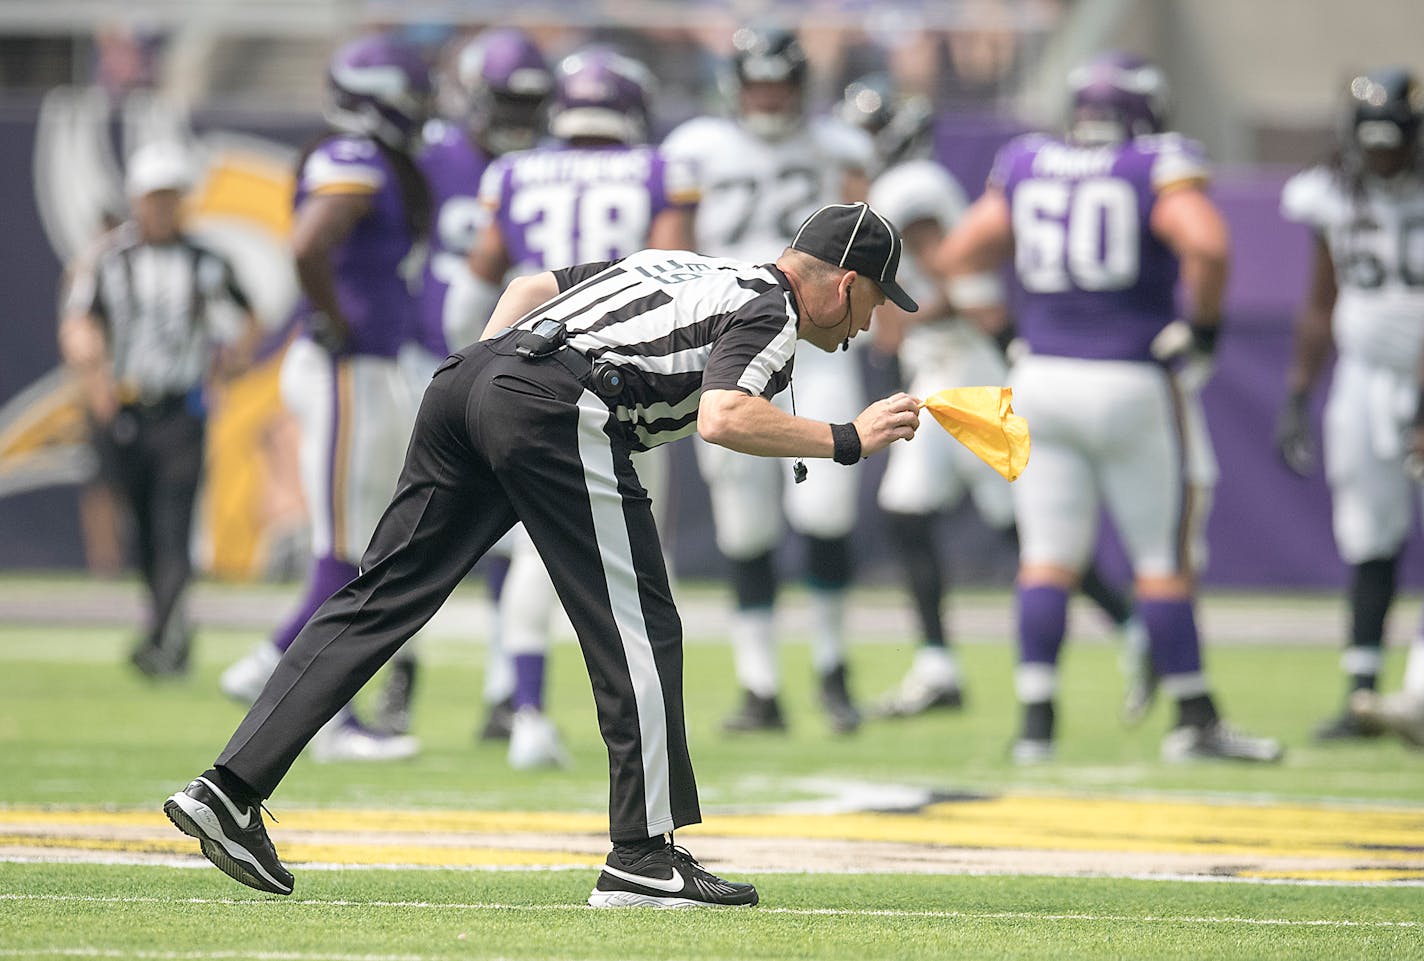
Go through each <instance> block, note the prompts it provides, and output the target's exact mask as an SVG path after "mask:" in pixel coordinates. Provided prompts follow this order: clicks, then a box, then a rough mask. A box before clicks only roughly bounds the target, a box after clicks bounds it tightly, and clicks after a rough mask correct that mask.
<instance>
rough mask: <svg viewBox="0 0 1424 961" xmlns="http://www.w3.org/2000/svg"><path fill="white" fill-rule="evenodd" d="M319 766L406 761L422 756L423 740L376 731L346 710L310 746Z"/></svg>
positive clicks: (331, 721) (328, 723) (406, 735)
mask: <svg viewBox="0 0 1424 961" xmlns="http://www.w3.org/2000/svg"><path fill="white" fill-rule="evenodd" d="M310 751H311V758H312V760H313V761H315V762H317V763H318V764H329V763H331V762H334V761H404V760H406V759H408V758H412V757H415V756H416V755H417V754H419V753H420V739H419V738H415V737H411V736H410V735H409V734H383V733H381V732H380V731H373V730H371V729H370V728H368V727H366V726H365V725H364V724H362V723H361V722H360V721H358V720H357V719H356V715H354V714H352V713H351V711H350V710H349V709H348V710H345V711H342V712H341V713H340V714H338V715H336V717H334V718H333V719H332V720H330V721H328V722H327V724H326V726H325V727H323V728H322V729H321V730H320V731H318V732H317V735H316V737H314V738H312V742H311V747H310Z"/></svg>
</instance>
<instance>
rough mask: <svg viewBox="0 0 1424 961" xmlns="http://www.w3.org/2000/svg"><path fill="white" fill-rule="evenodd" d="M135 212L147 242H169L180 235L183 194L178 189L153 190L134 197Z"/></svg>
mask: <svg viewBox="0 0 1424 961" xmlns="http://www.w3.org/2000/svg"><path fill="white" fill-rule="evenodd" d="M133 212H134V220H135V221H137V223H138V229H139V233H141V234H142V235H143V239H144V241H145V242H146V243H150V244H161V243H167V242H168V241H170V240H172V239H173V238H174V237H176V236H178V227H179V225H180V223H181V218H182V213H183V195H182V194H181V193H179V192H178V191H176V190H151V191H149V192H148V193H146V194H143V195H142V196H140V197H135V198H134V200H133Z"/></svg>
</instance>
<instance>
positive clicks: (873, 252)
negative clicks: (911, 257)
mask: <svg viewBox="0 0 1424 961" xmlns="http://www.w3.org/2000/svg"><path fill="white" fill-rule="evenodd" d="M904 246H905V242H904V241H903V240H901V239H900V231H898V230H896V229H895V225H894V224H892V223H891V222H890V221H888V220H886V219H885V218H884V217H882V216H880V214H879V213H877V212H876V210H875V208H873V207H871V206H870V204H867V203H855V204H826V206H824V207H822V208H821V209H820V210H818V211H816V212H815V213H814V214H812V215H811V216H810V217H807V218H806V222H805V223H804V224H802V225H801V229H800V230H798V231H796V237H795V238H794V239H793V240H792V241H791V248H792V249H793V250H800V251H804V252H805V253H808V254H810V255H811V256H812V257H815V258H816V259H817V260H824V261H826V263H830V264H835V265H836V266H837V267H844V268H845V269H846V270H853V271H855V272H856V273H858V274H860V275H861V276H863V277H869V278H870V279H871V280H873V281H875V282H876V283H877V284H879V285H880V289H881V290H882V291H884V292H885V296H886V297H888V298H889V299H890V301H891V302H892V303H894V304H895V306H896V307H899V308H900V309H901V310H907V311H910V312H911V313H913V312H914V311H917V310H919V309H920V305H919V304H917V303H915V301H914V299H913V298H912V297H910V295H909V294H907V293H905V289H904V288H903V287H901V286H900V285H899V284H898V283H896V281H895V272H896V271H897V270H899V269H900V251H901V250H902V249H903V248H904Z"/></svg>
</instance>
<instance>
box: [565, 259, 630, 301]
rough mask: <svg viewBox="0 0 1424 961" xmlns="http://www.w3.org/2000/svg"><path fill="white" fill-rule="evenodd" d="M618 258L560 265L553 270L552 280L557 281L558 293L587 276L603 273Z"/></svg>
mask: <svg viewBox="0 0 1424 961" xmlns="http://www.w3.org/2000/svg"><path fill="white" fill-rule="evenodd" d="M620 262H621V261H620V260H599V261H595V262H594V263H591V264H574V265H573V266H572V267H560V268H559V269H558V270H556V271H554V280H556V281H558V284H559V293H561V294H562V293H563V292H564V291H566V290H568V289H569V288H570V287H575V286H577V285H579V284H581V283H583V282H584V281H585V280H588V278H590V277H593V276H596V275H598V274H601V273H603V272H604V271H605V270H607V269H608V268H609V267H612V266H613V265H615V264H618V263H620Z"/></svg>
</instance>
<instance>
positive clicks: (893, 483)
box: [872, 380, 1013, 717]
mask: <svg viewBox="0 0 1424 961" xmlns="http://www.w3.org/2000/svg"><path fill="white" fill-rule="evenodd" d="M927 386H930V385H928V384H922V383H921V382H920V381H919V380H916V381H915V382H913V383H912V384H911V387H910V389H911V392H912V393H913V392H915V391H922V390H924V389H925V387H927ZM916 396H920V395H919V394H918V393H916ZM928 417H929V415H927V414H923V413H922V414H921V420H922V421H924V420H925V419H926V418H928ZM921 426H924V427H925V428H926V430H925V432H923V433H919V434H917V435H916V437H915V441H916V442H915V443H913V444H894V445H892V446H891V448H890V454H889V459H888V460H887V462H886V466H885V476H884V477H883V478H882V479H881V482H880V489H879V491H878V492H877V494H876V500H877V502H878V503H879V506H880V509H881V510H882V511H883V512H884V518H885V529H886V532H887V533H888V534H889V536H890V541H891V543H892V544H893V546H894V549H895V557H896V561H897V562H898V563H899V566H900V571H901V575H902V577H903V578H904V582H905V586H906V588H907V590H908V591H909V594H910V599H911V602H912V604H913V607H914V610H915V618H916V622H917V623H918V625H919V629H920V638H919V641H920V643H919V648H918V650H917V651H916V653H915V659H914V662H913V663H912V664H911V666H910V669H909V671H908V672H906V674H905V676H904V678H903V679H902V680H901V681H900V683H899V684H898V685H896V686H895V688H894V689H892V690H890V691H888V692H886V693H885V694H884V695H883V696H882V697H881V698H880V699H879V700H878V701H877V702H876V704H875V705H874V707H873V708H872V713H873V714H874V715H875V716H878V717H908V716H910V715H914V714H919V713H922V712H924V711H927V710H931V709H934V708H958V707H959V706H960V705H961V704H962V703H963V693H962V690H961V684H960V672H959V664H958V661H957V659H956V658H955V656H954V652H953V650H952V649H951V647H950V644H949V636H948V632H947V631H946V630H945V625H944V610H943V608H944V570H943V566H942V564H941V557H940V553H941V552H940V544H939V539H938V537H937V536H936V525H937V522H938V521H939V520H940V516H939V515H940V513H941V512H942V511H943V510H945V509H946V508H947V507H948V506H949V505H950V504H951V503H953V502H954V501H957V500H958V499H959V498H960V497H961V496H962V494H963V485H962V483H961V481H960V477H959V474H958V473H957V472H956V471H955V469H954V463H955V462H954V458H953V451H952V447H953V445H954V444H955V441H954V439H953V438H952V437H950V436H949V435H948V434H947V433H945V432H944V431H941V430H939V429H938V428H937V426H936V425H934V424H924V423H922V425H921ZM971 456H972V455H971ZM991 473H992V472H991ZM994 476H995V477H996V478H998V475H997V474H996V475H994ZM998 479H999V481H1000V484H1001V485H1002V486H1003V492H1002V493H1003V496H1002V502H1003V503H1002V506H1003V508H1004V509H1005V514H1006V515H1007V523H1008V524H1009V525H1010V526H1012V524H1013V503H1012V500H1011V499H1010V496H1009V490H1008V484H1007V483H1006V482H1004V481H1003V479H1002V478H998Z"/></svg>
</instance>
